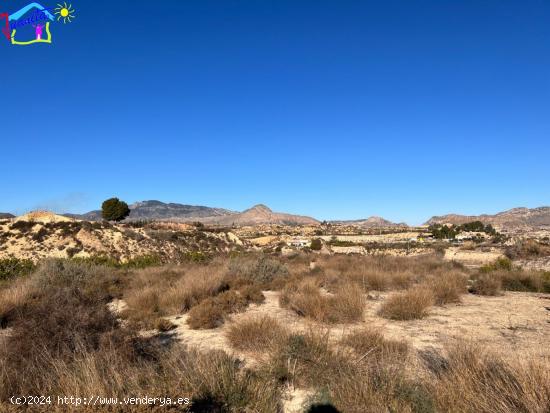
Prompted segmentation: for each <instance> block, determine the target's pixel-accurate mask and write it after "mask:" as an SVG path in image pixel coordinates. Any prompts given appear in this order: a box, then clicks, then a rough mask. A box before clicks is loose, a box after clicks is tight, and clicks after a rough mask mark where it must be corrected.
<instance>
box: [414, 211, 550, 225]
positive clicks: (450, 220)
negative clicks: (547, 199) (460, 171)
mask: <svg viewBox="0 0 550 413" xmlns="http://www.w3.org/2000/svg"><path fill="white" fill-rule="evenodd" d="M471 221H481V222H483V223H485V224H491V225H493V226H495V227H500V228H503V229H520V228H540V227H544V226H550V207H539V208H532V209H529V208H513V209H510V210H508V211H503V212H499V213H497V214H494V215H488V214H482V215H458V214H448V215H442V216H434V217H432V218H430V219H429V220H428V221H427V222H426V224H425V225H432V224H455V225H459V224H464V223H466V222H471Z"/></svg>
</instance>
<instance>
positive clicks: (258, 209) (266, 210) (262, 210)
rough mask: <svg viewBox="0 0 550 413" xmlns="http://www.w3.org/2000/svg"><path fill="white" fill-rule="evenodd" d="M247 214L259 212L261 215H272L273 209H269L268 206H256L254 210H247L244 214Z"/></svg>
mask: <svg viewBox="0 0 550 413" xmlns="http://www.w3.org/2000/svg"><path fill="white" fill-rule="evenodd" d="M246 212H259V213H266V214H272V213H273V211H272V210H271V208H269V207H268V206H266V205H264V204H258V205H254V206H253V207H252V208H249V209H247V210H246V211H244V212H243V213H246Z"/></svg>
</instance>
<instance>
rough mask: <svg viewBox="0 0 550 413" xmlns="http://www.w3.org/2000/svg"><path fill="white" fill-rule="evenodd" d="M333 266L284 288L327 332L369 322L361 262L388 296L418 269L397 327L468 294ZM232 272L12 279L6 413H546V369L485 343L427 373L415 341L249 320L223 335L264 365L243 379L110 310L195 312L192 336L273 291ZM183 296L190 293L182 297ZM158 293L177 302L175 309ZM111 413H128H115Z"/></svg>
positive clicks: (430, 276)
mask: <svg viewBox="0 0 550 413" xmlns="http://www.w3.org/2000/svg"><path fill="white" fill-rule="evenodd" d="M331 258H333V257H330V258H325V257H322V258H320V259H319V267H320V268H321V269H320V270H315V271H311V270H310V269H309V266H308V262H307V260H305V259H302V258H298V259H297V260H296V261H289V262H287V263H286V266H287V267H288V268H289V272H290V274H289V275H288V276H285V277H275V278H277V279H278V280H282V279H284V280H285V283H286V285H285V287H284V290H283V294H282V295H281V305H283V306H285V307H288V308H292V309H293V310H294V311H296V312H297V313H298V314H301V315H303V316H306V317H310V318H312V319H315V320H318V321H321V322H326V323H334V322H351V321H356V320H361V319H362V314H363V307H364V302H363V292H364V287H365V285H366V284H365V283H363V282H362V281H360V280H362V277H360V278H359V277H358V276H357V277H356V276H354V275H353V274H354V273H355V271H356V270H357V266H360V265H363V264H364V265H365V268H371V269H372V268H374V267H376V268H378V270H379V271H380V274H383V273H384V271H388V272H389V273H390V274H396V275H397V274H399V276H396V278H395V279H394V278H392V276H391V275H390V279H391V280H392V281H390V282H389V283H388V284H385V287H384V288H402V287H403V285H405V284H406V283H405V284H401V282H398V281H396V280H397V279H398V278H399V277H401V275H403V274H405V275H406V274H407V271H408V270H407V269H406V268H409V270H410V278H409V276H407V277H406V279H407V280H409V281H410V282H411V283H412V284H411V285H412V287H410V289H409V290H406V291H401V292H397V293H396V294H395V295H393V296H390V297H389V298H388V299H387V300H386V301H385V302H384V303H383V305H382V309H383V311H382V312H383V313H384V315H385V316H387V317H390V318H395V319H400V320H403V319H414V318H418V317H421V316H424V315H425V314H426V312H427V310H428V308H429V306H430V305H432V304H433V303H435V302H437V303H439V304H444V303H449V302H455V301H456V300H457V299H459V297H460V294H461V293H462V292H463V291H464V290H463V287H464V283H463V282H464V279H463V276H462V275H463V273H464V271H462V270H461V269H459V268H458V269H456V268H455V269H454V270H453V268H452V267H450V266H448V264H445V263H437V262H434V261H433V260H432V258H427V259H426V260H427V261H426V262H422V261H421V260H420V259H419V260H418V261H415V260H413V261H411V260H397V262H396V263H393V264H392V263H391V259H389V258H384V259H376V260H372V261H371V260H370V259H363V258H355V257H353V258H343V259H341V258H337V259H336V262H334V263H331V262H330V260H331ZM408 264H411V267H407V266H408ZM346 265H356V267H355V268H348V269H346V268H344V267H345V266H346ZM211 266H212V267H211ZM327 267H328V268H327ZM223 268H224V265H223V263H213V264H209V265H208V266H202V267H200V266H195V265H193V264H189V265H188V266H185V267H173V268H164V269H154V270H153V269H152V270H143V271H130V272H119V271H115V270H112V269H107V268H99V267H93V266H90V265H87V266H86V265H78V264H75V263H69V262H63V261H51V262H48V263H46V264H44V265H43V266H41V267H40V268H39V269H38V270H37V271H36V272H35V273H34V274H32V275H30V276H29V277H28V278H26V279H20V280H11V281H10V282H9V285H8V286H6V287H4V288H3V289H2V290H0V319H1V320H3V321H2V322H3V325H2V326H3V327H9V328H10V333H9V334H2V335H3V337H2V341H3V342H2V345H1V346H0V410H1V411H3V409H4V408H5V407H6V406H7V404H5V401H6V400H7V398H8V397H10V396H11V395H14V394H60V395H61V394H63V395H89V394H98V395H106V396H110V397H124V396H128V395H143V394H147V395H151V396H153V397H154V396H163V395H182V396H184V397H189V398H190V399H191V402H192V407H190V410H189V411H193V412H230V413H237V412H239V413H240V412H258V413H272V412H273V413H275V412H280V411H281V410H282V408H281V404H282V403H281V393H282V391H283V389H285V388H288V386H289V385H290V386H291V387H292V386H295V387H298V388H301V389H307V390H308V391H312V392H314V397H312V399H311V400H310V402H311V404H315V403H316V404H324V405H328V406H332V407H333V408H334V409H337V411H340V412H345V413H348V412H351V413H363V412H367V413H368V412H372V413H375V412H376V413H378V412H387V411H394V412H434V413H435V412H446V411H452V412H485V413H497V412H498V413H512V412H525V413H527V412H529V413H530V412H535V413H547V412H548V411H549V410H548V409H549V406H550V365H549V362H548V360H545V359H541V358H534V357H529V356H528V355H525V354H523V353H522V356H521V357H518V359H519V358H521V362H519V361H518V362H505V361H503V359H501V358H500V357H498V356H495V355H493V354H489V353H486V352H485V351H484V350H483V348H482V347H481V346H479V345H475V344H472V343H458V344H456V345H454V346H452V347H450V348H448V349H446V350H444V351H441V352H438V351H423V352H421V353H420V354H421V360H423V361H424V362H423V363H420V362H419V361H418V358H417V357H415V355H416V353H414V352H412V351H411V350H410V348H409V345H408V344H407V343H404V342H401V341H396V340H388V339H387V338H385V337H384V336H383V335H382V334H381V333H380V332H378V331H375V330H372V329H368V328H366V329H361V330H359V331H355V332H352V333H348V334H346V335H345V336H344V337H343V339H342V340H340V341H335V340H333V339H331V335H330V331H329V330H325V329H318V330H312V331H308V332H306V333H292V332H289V331H287V329H286V328H285V326H284V325H281V324H280V323H279V322H278V321H277V320H275V319H273V318H270V317H249V318H244V319H242V320H240V321H237V322H235V323H233V324H230V325H229V326H228V329H227V339H228V340H229V342H230V343H231V345H232V346H233V347H234V348H236V349H239V350H242V351H246V352H247V355H248V354H251V355H252V356H254V357H256V354H254V353H260V355H261V357H258V363H257V364H255V367H253V368H248V369H245V368H243V367H242V365H243V363H242V362H240V361H238V360H235V359H233V358H232V357H230V356H228V355H227V354H225V353H223V352H200V353H199V352H194V351H188V350H186V349H185V348H182V347H181V346H179V345H178V344H177V343H171V344H170V345H164V344H161V343H160V342H159V341H158V340H156V339H155V338H151V339H145V338H143V337H141V336H140V334H139V332H140V331H139V329H138V326H137V325H136V324H135V323H124V326H122V325H121V324H120V323H119V322H118V321H117V319H116V316H115V315H113V314H111V313H110V312H109V311H108V310H107V304H108V303H109V302H110V301H111V300H112V298H113V297H119V298H120V297H124V298H127V299H128V303H129V305H134V306H136V308H138V309H139V310H140V311H142V312H143V316H140V317H151V320H153V321H152V323H154V325H155V326H156V327H157V328H158V329H160V330H164V331H166V330H169V329H170V328H172V326H171V324H170V323H169V322H166V321H165V319H163V318H162V317H160V316H159V315H160V314H165V313H166V314H168V313H171V312H180V311H183V310H184V309H186V308H191V310H190V311H189V319H190V320H195V321H196V322H197V327H196V328H205V327H204V326H205V325H209V326H217V325H220V324H221V323H223V322H224V321H225V320H226V319H227V315H228V314H231V313H234V312H238V311H242V310H243V309H244V308H246V306H247V305H248V304H249V303H250V302H261V300H262V299H263V294H262V293H261V287H262V286H263V285H265V284H264V282H263V281H262V282H260V283H258V282H254V281H252V282H251V281H250V280H248V281H247V282H245V283H243V284H241V285H239V284H232V285H231V287H232V288H231V289H229V290H225V288H227V287H226V286H225V285H226V283H225V281H223V280H224V279H225V280H227V277H226V274H225V272H224V270H223ZM357 273H358V274H362V269H361V271H358V272H357ZM526 274H527V275H526ZM529 274H530V273H523V272H521V273H514V272H513V271H508V272H506V273H505V274H500V272H499V271H493V272H491V273H489V274H481V275H479V276H478V275H476V281H477V280H478V279H479V278H480V277H481V276H483V277H485V276H487V277H489V276H490V277H492V278H494V279H498V280H500V282H504V283H510V282H511V281H509V280H515V279H519V280H520V282H521V285H530V284H529V283H531V282H532V281H528V280H527V281H526V280H524V278H523V277H531V275H529ZM505 277H508V279H509V280H508V281H503V280H504V279H505ZM204 278H209V279H208V280H204ZM409 281H407V283H408V282H409ZM476 281H474V285H475V283H476ZM132 282H133V284H132ZM185 283H189V284H185ZM418 283H419V285H415V284H418ZM183 285H187V287H186V288H185V289H186V290H187V291H184V289H183V288H179V289H178V288H176V287H178V286H179V287H181V286H183ZM372 285H374V284H372ZM533 285H535V284H533ZM478 286H479V284H478ZM163 287H164V290H163ZM428 287H429V288H431V290H432V291H433V292H432V291H428V290H427V288H428ZM125 288H126V290H124V289H125ZM327 290H328V291H330V292H327ZM163 291H169V292H170V291H173V296H172V297H170V298H166V297H164V296H163ZM153 293H155V294H156V295H155V294H153ZM130 297H133V298H131V299H130ZM149 313H151V314H149ZM208 328H211V327H208ZM339 328H340V327H339ZM2 333H4V332H2ZM249 352H250V353H249ZM3 403H4V404H3ZM80 410H81V411H83V412H85V413H87V412H88V411H97V410H86V408H85V407H83V408H82V409H80ZM48 411H52V410H48ZM53 411H55V410H53ZM111 411H113V412H118V411H120V412H123V411H128V410H127V409H126V410H125V409H123V408H119V407H118V406H115V407H113V408H112V409H111ZM136 411H139V410H136ZM143 411H151V410H143ZM183 411H185V410H183Z"/></svg>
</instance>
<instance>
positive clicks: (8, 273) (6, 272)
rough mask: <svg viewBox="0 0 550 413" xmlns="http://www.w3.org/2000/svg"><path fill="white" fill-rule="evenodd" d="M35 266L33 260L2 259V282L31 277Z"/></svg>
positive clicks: (0, 263)
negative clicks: (26, 276)
mask: <svg viewBox="0 0 550 413" xmlns="http://www.w3.org/2000/svg"><path fill="white" fill-rule="evenodd" d="M34 268H35V266H34V264H33V262H32V261H31V260H22V259H19V258H4V259H0V281H4V280H11V279H13V278H17V277H22V276H25V275H29V274H30V273H31V272H32V271H33V270H34Z"/></svg>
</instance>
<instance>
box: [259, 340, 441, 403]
mask: <svg viewBox="0 0 550 413" xmlns="http://www.w3.org/2000/svg"><path fill="white" fill-rule="evenodd" d="M397 354H398V353H396V354H395V356H390V355H389V353H388V355H387V356H386V357H383V358H381V357H376V356H375V355H373V357H363V355H364V354H361V355H359V354H357V355H355V354H354V353H350V352H349V350H347V347H346V348H345V349H344V348H342V347H339V346H333V345H331V343H330V339H329V332H328V331H309V332H307V333H305V334H292V335H290V336H289V337H288V339H287V340H286V342H284V343H282V345H281V346H280V347H278V348H277V349H275V350H273V352H272V357H271V359H270V361H269V363H267V364H266V365H265V366H264V367H263V371H264V372H265V373H264V374H268V375H270V376H272V377H274V378H275V379H276V380H277V381H279V382H288V383H290V384H291V385H292V386H298V387H305V388H313V389H319V392H318V394H317V395H316V396H315V397H314V398H313V400H311V401H310V404H318V405H325V406H327V407H328V406H331V407H333V410H330V409H327V411H341V412H352V413H360V412H361V413H363V412H372V413H375V412H376V413H377V412H383V411H396V412H410V411H428V412H429V411H433V410H431V409H430V408H429V407H430V406H431V400H430V396H429V395H428V393H427V392H426V391H425V390H424V388H422V387H421V386H420V385H418V384H417V383H415V382H413V381H412V380H411V379H409V378H408V377H407V374H406V370H405V366H406V365H405V363H404V361H403V357H400V356H397ZM379 355H380V353H379ZM321 411H323V410H321Z"/></svg>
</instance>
